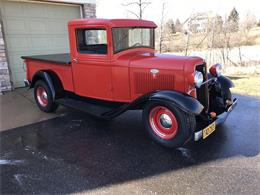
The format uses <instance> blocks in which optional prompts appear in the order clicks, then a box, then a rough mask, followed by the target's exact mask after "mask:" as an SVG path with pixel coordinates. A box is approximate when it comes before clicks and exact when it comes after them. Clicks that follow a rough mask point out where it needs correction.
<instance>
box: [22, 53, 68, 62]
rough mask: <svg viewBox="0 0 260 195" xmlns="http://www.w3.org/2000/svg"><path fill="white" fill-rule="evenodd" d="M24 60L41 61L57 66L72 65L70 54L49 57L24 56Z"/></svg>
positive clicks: (50, 55)
mask: <svg viewBox="0 0 260 195" xmlns="http://www.w3.org/2000/svg"><path fill="white" fill-rule="evenodd" d="M21 58H22V59H30V60H39V61H44V62H51V63H55V64H66V65H69V64H71V60H70V54H69V53H61V54H48V55H33V56H22V57H21Z"/></svg>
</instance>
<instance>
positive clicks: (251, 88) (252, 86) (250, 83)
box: [228, 75, 260, 96]
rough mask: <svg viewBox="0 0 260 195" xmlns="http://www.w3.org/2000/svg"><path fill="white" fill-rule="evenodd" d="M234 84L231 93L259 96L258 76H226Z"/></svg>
mask: <svg viewBox="0 0 260 195" xmlns="http://www.w3.org/2000/svg"><path fill="white" fill-rule="evenodd" d="M228 77H229V78H230V79H231V80H232V81H233V82H234V84H235V87H234V88H232V89H231V91H232V92H233V93H239V94H244V95H252V96H260V75H259V76H257V75H253V76H251V75H245V76H235V75H232V76H228Z"/></svg>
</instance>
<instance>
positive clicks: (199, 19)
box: [184, 12, 220, 33]
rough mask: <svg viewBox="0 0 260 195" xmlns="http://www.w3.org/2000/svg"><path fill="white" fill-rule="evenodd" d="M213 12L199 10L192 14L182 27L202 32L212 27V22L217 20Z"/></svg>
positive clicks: (193, 31)
mask: <svg viewBox="0 0 260 195" xmlns="http://www.w3.org/2000/svg"><path fill="white" fill-rule="evenodd" d="M219 17H220V16H218V15H216V14H214V13H213V12H199V13H194V14H192V15H191V16H190V17H189V18H188V20H187V21H186V23H185V26H184V29H185V30H186V31H189V32H192V33H204V32H207V31H208V30H209V29H211V28H212V22H214V23H215V21H216V20H219Z"/></svg>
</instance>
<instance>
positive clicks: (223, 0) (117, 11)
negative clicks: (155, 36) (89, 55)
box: [97, 0, 260, 23]
mask: <svg viewBox="0 0 260 195" xmlns="http://www.w3.org/2000/svg"><path fill="white" fill-rule="evenodd" d="M133 1H137V0H97V17H98V18H111V19H112V18H136V17H135V16H134V15H133V14H131V13H130V12H128V11H127V9H130V10H132V11H136V10H137V7H136V6H134V5H133V6H131V7H125V6H123V5H122V4H126V3H129V2H133ZM146 1H151V5H149V6H148V7H147V8H146V10H145V11H144V19H147V20H152V21H154V22H156V23H159V21H160V18H161V10H162V2H163V1H164V2H165V5H166V6H165V7H166V9H165V19H166V20H167V19H169V18H172V19H174V20H175V19H176V18H179V19H180V21H181V22H183V21H185V20H186V19H187V18H188V17H189V16H190V15H191V14H192V13H197V12H205V11H213V12H214V13H217V14H219V15H221V16H222V17H223V18H225V17H227V16H228V15H229V13H230V11H231V10H232V9H233V7H235V8H236V9H237V11H238V12H239V14H240V18H241V20H242V19H243V18H244V17H245V16H246V15H247V14H248V13H250V14H253V15H255V16H256V17H257V19H258V20H259V19H260V1H259V0H146Z"/></svg>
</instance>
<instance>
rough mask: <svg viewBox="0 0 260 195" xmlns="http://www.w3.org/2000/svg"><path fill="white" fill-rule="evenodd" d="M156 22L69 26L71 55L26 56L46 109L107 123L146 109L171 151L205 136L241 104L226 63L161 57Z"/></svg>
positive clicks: (148, 124)
mask: <svg viewBox="0 0 260 195" xmlns="http://www.w3.org/2000/svg"><path fill="white" fill-rule="evenodd" d="M155 28H156V25H155V23H153V22H152V21H146V20H131V19H113V20H106V19H77V20H72V21H69V22H68V32H69V41H70V53H68V54H50V55H37V56H23V57H22V58H23V59H24V61H25V63H26V68H27V79H26V84H28V85H29V86H30V87H31V88H34V91H35V92H34V95H35V100H36V103H37V105H38V106H39V108H40V109H41V110H42V111H44V112H52V111H55V110H56V109H57V107H58V105H59V104H62V105H65V106H69V107H72V108H75V109H78V110H81V111H83V112H86V113H89V114H94V115H96V116H98V117H101V118H107V119H108V118H113V117H116V116H118V115H120V114H121V113H123V112H125V111H127V110H130V109H143V120H144V126H145V129H146V130H147V131H148V133H149V134H150V136H151V137H152V138H153V139H154V140H155V141H157V142H159V143H160V144H162V145H164V146H167V147H178V146H181V145H183V144H184V143H186V142H187V140H196V141H197V140H199V139H200V138H206V137H207V136H208V135H209V134H211V133H212V132H213V131H215V129H216V128H215V127H216V125H217V124H219V123H221V122H223V121H224V120H225V119H226V117H227V115H228V114H229V113H230V112H231V110H232V109H233V108H234V107H235V105H236V102H237V100H236V99H234V100H232V98H231V92H230V90H229V89H230V88H231V87H233V83H232V82H231V81H230V80H229V79H228V78H227V77H224V76H222V75H221V74H220V73H221V67H222V66H221V65H220V64H215V65H213V66H211V68H210V69H209V70H210V71H209V72H207V65H206V63H205V61H204V60H203V59H202V58H200V57H195V56H190V57H188V56H175V55H166V54H158V53H156V51H155Z"/></svg>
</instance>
